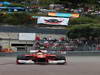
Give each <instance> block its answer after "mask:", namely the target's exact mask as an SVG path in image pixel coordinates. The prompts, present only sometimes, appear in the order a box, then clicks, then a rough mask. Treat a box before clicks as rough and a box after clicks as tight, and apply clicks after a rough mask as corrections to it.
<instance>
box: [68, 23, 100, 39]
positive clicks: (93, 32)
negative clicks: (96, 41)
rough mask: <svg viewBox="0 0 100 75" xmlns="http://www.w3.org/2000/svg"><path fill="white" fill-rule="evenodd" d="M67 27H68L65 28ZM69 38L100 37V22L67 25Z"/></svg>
mask: <svg viewBox="0 0 100 75" xmlns="http://www.w3.org/2000/svg"><path fill="white" fill-rule="evenodd" d="M67 29H68V28H67ZM67 35H68V37H69V38H81V37H85V38H87V39H88V38H89V37H90V36H92V37H93V38H94V37H100V24H83V25H75V26H71V27H69V32H68V33H67Z"/></svg>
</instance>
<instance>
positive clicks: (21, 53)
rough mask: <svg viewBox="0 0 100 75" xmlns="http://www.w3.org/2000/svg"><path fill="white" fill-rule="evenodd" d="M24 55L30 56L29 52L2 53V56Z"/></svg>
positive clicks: (0, 54) (0, 53)
mask: <svg viewBox="0 0 100 75" xmlns="http://www.w3.org/2000/svg"><path fill="white" fill-rule="evenodd" d="M23 54H29V53H28V52H13V53H4V52H0V56H7V57H8V56H18V55H23Z"/></svg>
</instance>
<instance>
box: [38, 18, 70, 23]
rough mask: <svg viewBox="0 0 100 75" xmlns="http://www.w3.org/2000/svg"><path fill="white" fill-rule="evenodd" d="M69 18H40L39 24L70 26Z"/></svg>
mask: <svg viewBox="0 0 100 75" xmlns="http://www.w3.org/2000/svg"><path fill="white" fill-rule="evenodd" d="M68 21H69V18H58V17H39V18H38V20H37V24H49V25H68Z"/></svg>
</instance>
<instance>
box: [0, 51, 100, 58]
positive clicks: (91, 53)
mask: <svg viewBox="0 0 100 75" xmlns="http://www.w3.org/2000/svg"><path fill="white" fill-rule="evenodd" d="M48 53H51V54H60V55H65V56H100V51H48ZM23 54H30V53H29V52H13V53H3V52H0V56H1V57H13V56H18V55H23Z"/></svg>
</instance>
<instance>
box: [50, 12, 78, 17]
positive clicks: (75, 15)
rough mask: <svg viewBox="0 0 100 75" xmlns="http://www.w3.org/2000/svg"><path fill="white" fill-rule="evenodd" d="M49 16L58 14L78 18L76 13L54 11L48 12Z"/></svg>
mask: <svg viewBox="0 0 100 75" xmlns="http://www.w3.org/2000/svg"><path fill="white" fill-rule="evenodd" d="M48 15H49V16H59V17H72V18H78V17H79V14H78V13H54V12H49V13H48Z"/></svg>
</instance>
